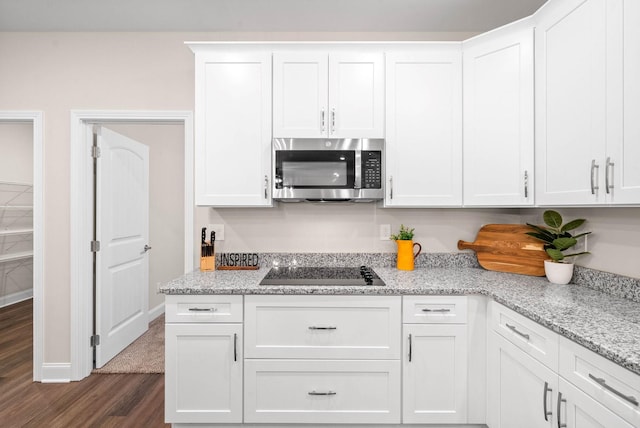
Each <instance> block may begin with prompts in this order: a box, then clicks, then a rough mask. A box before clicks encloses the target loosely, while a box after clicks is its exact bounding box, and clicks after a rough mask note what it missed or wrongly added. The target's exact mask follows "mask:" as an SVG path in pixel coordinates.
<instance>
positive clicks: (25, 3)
mask: <svg viewBox="0 0 640 428" xmlns="http://www.w3.org/2000/svg"><path fill="white" fill-rule="evenodd" d="M545 1H546V0H0V31H188V32H201V31H204V32H210V31H234V32H235V31H239V32H248V31H251V32H254V31H258V32H263V31H268V32H301V31H310V32H325V31H327V32H414V31H416V32H441V31H456V32H457V31H461V32H480V31H487V30H490V29H492V28H496V27H499V26H500V25H503V24H506V23H509V22H512V21H515V20H517V19H519V18H523V17H525V16H528V15H531V14H532V13H533V12H534V11H535V10H536V9H538V8H539V7H540V6H541V5H542V4H543V3H545Z"/></svg>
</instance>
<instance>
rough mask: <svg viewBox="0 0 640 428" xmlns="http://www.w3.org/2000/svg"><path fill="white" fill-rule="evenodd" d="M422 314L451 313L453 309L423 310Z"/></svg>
mask: <svg viewBox="0 0 640 428" xmlns="http://www.w3.org/2000/svg"><path fill="white" fill-rule="evenodd" d="M422 312H441V313H442V312H451V309H428V308H426V309H423V310H422Z"/></svg>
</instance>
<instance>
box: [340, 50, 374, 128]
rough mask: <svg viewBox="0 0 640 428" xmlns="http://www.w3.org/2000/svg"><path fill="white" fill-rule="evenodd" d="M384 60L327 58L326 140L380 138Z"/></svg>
mask: <svg viewBox="0 0 640 428" xmlns="http://www.w3.org/2000/svg"><path fill="white" fill-rule="evenodd" d="M383 73H384V56H383V54H382V53H360V54H355V53H335V54H331V55H329V123H328V127H329V136H330V137H333V138H384V75H383Z"/></svg>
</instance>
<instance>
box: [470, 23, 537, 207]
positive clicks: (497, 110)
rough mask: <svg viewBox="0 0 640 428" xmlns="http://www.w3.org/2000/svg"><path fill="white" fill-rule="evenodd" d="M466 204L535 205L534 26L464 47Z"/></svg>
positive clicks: (491, 34)
mask: <svg viewBox="0 0 640 428" xmlns="http://www.w3.org/2000/svg"><path fill="white" fill-rule="evenodd" d="M463 70H464V72H463V74H464V76H463V87H464V99H463V105H464V143H463V153H464V173H463V175H464V186H463V188H464V205H470V206H527V205H533V202H534V200H533V199H534V198H533V196H534V193H533V183H534V180H533V172H534V171H533V152H534V146H533V143H534V141H533V138H534V137H533V128H534V125H533V80H534V79H533V23H532V22H531V21H530V20H528V19H527V20H522V21H518V22H517V23H514V24H511V25H508V26H505V27H502V28H500V29H498V30H495V31H491V32H489V33H485V34H482V35H480V36H478V37H475V38H473V39H471V40H469V41H467V42H464V43H463Z"/></svg>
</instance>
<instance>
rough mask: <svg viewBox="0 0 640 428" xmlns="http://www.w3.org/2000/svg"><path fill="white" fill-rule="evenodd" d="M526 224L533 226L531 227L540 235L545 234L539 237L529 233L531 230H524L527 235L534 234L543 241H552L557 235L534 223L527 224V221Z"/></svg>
mask: <svg viewBox="0 0 640 428" xmlns="http://www.w3.org/2000/svg"><path fill="white" fill-rule="evenodd" d="M527 226H529V227H532V228H533V229H535V230H536V231H537V232H538V233H539V234H540V235H544V236H545V238H544V239H543V238H540V237H538V236H535V235H531V233H532V232H525V233H526V234H527V235H531V236H534V237H536V238H538V239H540V240H542V241H545V242H552V241H553V240H554V239H556V238H557V236H556V235H555V234H553V233H551V232H550V231H548V230H547V229H545V228H543V227H540V226H536V225H535V224H529V223H527Z"/></svg>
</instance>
